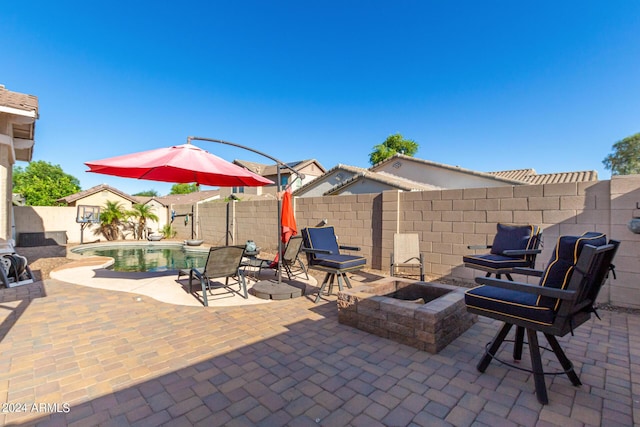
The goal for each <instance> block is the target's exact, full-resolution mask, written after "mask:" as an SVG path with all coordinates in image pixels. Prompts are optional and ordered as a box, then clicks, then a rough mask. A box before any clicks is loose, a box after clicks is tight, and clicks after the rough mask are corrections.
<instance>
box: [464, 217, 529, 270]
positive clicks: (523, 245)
mask: <svg viewBox="0 0 640 427" xmlns="http://www.w3.org/2000/svg"><path fill="white" fill-rule="evenodd" d="M496 228H497V232H496V235H495V237H494V238H493V244H491V245H472V246H468V248H469V249H474V250H478V249H491V251H490V252H489V253H488V254H482V255H466V256H463V257H462V261H463V262H464V265H465V267H468V268H473V269H476V270H482V271H486V272H487V274H486V277H490V276H491V275H492V274H495V276H496V277H497V278H498V279H500V278H501V276H502V275H503V274H504V275H506V276H507V279H509V280H513V278H512V277H511V273H512V272H513V269H514V268H535V264H536V255H538V254H539V253H540V252H541V250H540V249H538V247H539V246H540V242H541V238H542V229H541V228H540V227H538V226H536V225H508V224H500V223H498V224H497V227H496Z"/></svg>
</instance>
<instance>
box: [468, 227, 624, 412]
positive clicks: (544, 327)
mask: <svg viewBox="0 0 640 427" xmlns="http://www.w3.org/2000/svg"><path fill="white" fill-rule="evenodd" d="M619 244H620V243H619V242H618V241H615V240H611V241H610V242H609V243H607V241H606V236H605V235H604V234H601V233H595V232H588V233H585V234H583V235H582V236H561V237H560V238H559V239H558V243H557V245H556V248H555V250H554V253H553V256H552V257H551V260H550V262H549V264H548V266H547V268H546V270H545V271H536V270H530V269H523V270H522V271H523V272H526V273H529V274H533V275H535V276H539V277H541V279H540V282H539V284H537V285H536V284H528V283H519V282H513V281H509V280H500V279H496V278H488V277H478V278H476V282H477V283H480V284H481V285H482V286H478V287H476V288H474V289H470V290H468V291H467V292H466V294H465V302H466V304H467V310H468V311H469V312H471V313H475V314H479V315H481V316H485V317H489V318H492V319H497V320H500V321H503V322H504V325H503V326H502V328H501V329H500V330H499V331H498V333H497V334H496V336H495V338H494V339H493V341H492V342H490V343H489V344H487V347H486V349H485V353H484V356H482V358H481V360H480V362H479V363H478V365H477V369H478V371H480V372H484V371H485V370H486V369H487V367H488V366H489V363H490V362H491V360H492V359H496V360H498V361H499V362H501V363H503V364H506V365H508V366H510V367H513V368H516V369H520V370H524V371H527V372H530V373H532V374H533V378H534V382H535V390H536V396H537V398H538V401H539V402H540V403H542V404H543V405H544V404H547V403H548V401H549V400H548V397H547V389H546V384H545V380H544V376H545V375H558V374H567V376H568V377H569V379H570V380H571V383H572V384H573V385H575V386H579V385H581V382H580V379H579V378H578V375H577V374H576V372H575V371H574V369H573V364H572V363H571V361H570V360H569V359H568V358H567V356H566V355H565V353H564V351H563V350H562V348H561V347H560V344H559V343H558V340H557V339H556V337H557V336H560V337H562V336H565V335H566V334H568V333H569V332H571V335H573V331H574V330H575V329H576V328H577V327H579V326H580V325H582V324H583V323H585V322H586V321H587V320H589V318H590V317H591V313H594V314H595V315H596V316H597V313H596V312H595V308H594V304H595V302H596V298H597V296H598V292H599V291H600V288H601V287H602V285H603V283H604V282H605V280H606V279H607V276H608V273H609V270H612V271H613V265H612V264H611V262H612V261H613V257H614V256H615V253H616V251H617V249H618V246H619ZM514 272H518V273H519V272H520V270H516V271H514ZM614 277H615V274H614ZM514 325H515V326H516V332H515V338H514V340H505V338H506V337H507V335H508V333H509V331H510V330H511V328H512V327H513V326H514ZM525 331H526V332H527V339H528V342H527V343H526V344H528V347H529V355H530V358H531V368H530V369H529V368H523V367H521V366H516V365H514V364H512V363H510V362H507V361H505V360H503V359H500V358H499V357H498V350H499V349H500V347H501V345H502V344H503V342H505V341H508V342H513V359H514V360H515V361H520V359H521V357H522V348H523V345H524V344H525V342H524V332H525ZM538 332H542V333H543V334H544V336H545V337H546V339H547V342H548V343H549V345H550V346H551V349H548V350H550V351H552V352H553V353H554V354H555V356H556V358H557V359H558V361H559V362H560V365H561V366H562V368H563V370H562V371H557V372H545V371H544V369H543V363H542V357H541V353H540V345H539V344H538ZM545 349H547V348H546V347H545ZM500 356H502V355H500Z"/></svg>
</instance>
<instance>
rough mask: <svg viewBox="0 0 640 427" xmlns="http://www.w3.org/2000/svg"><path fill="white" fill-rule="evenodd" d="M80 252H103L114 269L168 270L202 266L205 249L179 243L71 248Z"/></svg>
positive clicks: (205, 254) (88, 253)
mask: <svg viewBox="0 0 640 427" xmlns="http://www.w3.org/2000/svg"><path fill="white" fill-rule="evenodd" d="M71 252H73V253H76V254H81V255H82V256H107V257H111V258H113V259H114V264H113V265H112V266H111V267H110V269H112V270H114V271H126V272H140V271H168V270H179V269H181V268H198V267H204V265H205V263H206V262H207V255H208V254H209V252H208V251H205V250H202V249H200V250H198V249H196V250H194V249H185V248H184V246H183V245H181V244H175V245H167V244H144V243H143V244H113V245H109V244H106V245H90V246H80V247H77V248H73V249H71Z"/></svg>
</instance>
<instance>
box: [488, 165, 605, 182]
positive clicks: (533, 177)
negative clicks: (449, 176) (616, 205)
mask: <svg viewBox="0 0 640 427" xmlns="http://www.w3.org/2000/svg"><path fill="white" fill-rule="evenodd" d="M488 173H489V174H490V175H495V176H500V177H506V178H512V179H517V180H520V181H523V182H526V183H527V184H532V185H540V184H558V183H567V182H589V181H597V180H598V172H596V171H594V170H592V171H576V172H558V173H543V174H538V173H536V171H535V170H534V169H517V170H508V171H498V172H488Z"/></svg>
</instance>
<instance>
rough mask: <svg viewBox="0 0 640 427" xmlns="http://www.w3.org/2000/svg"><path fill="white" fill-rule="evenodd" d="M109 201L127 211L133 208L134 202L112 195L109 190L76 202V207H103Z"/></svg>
mask: <svg viewBox="0 0 640 427" xmlns="http://www.w3.org/2000/svg"><path fill="white" fill-rule="evenodd" d="M107 201H110V202H119V203H121V204H122V205H123V206H124V208H125V209H127V210H129V209H131V207H132V206H133V202H132V201H131V200H129V199H126V198H124V197H122V196H120V195H118V194H115V193H112V192H111V191H109V190H102V191H99V192H97V193H94V194H91V195H89V196H87V197H83V198H82V199H78V200H76V202H75V206H78V205H89V206H100V207H102V206H104V205H105V204H106V203H107Z"/></svg>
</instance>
